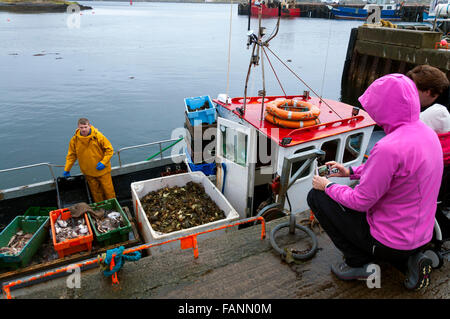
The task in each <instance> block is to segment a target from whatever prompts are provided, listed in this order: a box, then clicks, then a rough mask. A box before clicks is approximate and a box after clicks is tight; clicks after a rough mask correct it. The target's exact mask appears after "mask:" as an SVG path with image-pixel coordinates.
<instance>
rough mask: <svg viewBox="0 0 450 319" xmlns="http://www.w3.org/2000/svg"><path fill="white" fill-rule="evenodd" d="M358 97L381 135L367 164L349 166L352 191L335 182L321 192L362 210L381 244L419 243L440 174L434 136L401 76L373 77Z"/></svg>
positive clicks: (428, 232) (405, 246) (425, 235)
mask: <svg viewBox="0 0 450 319" xmlns="http://www.w3.org/2000/svg"><path fill="white" fill-rule="evenodd" d="M359 101H360V102H361V105H362V106H363V107H364V109H365V110H366V111H367V113H368V114H369V115H370V116H371V117H372V118H373V120H374V121H375V122H376V123H377V124H378V125H380V126H381V127H382V128H383V130H384V132H385V133H386V136H385V137H383V138H382V139H381V140H380V141H378V142H377V143H376V144H375V146H374V147H373V149H372V151H371V152H370V156H369V158H368V160H367V162H366V163H364V164H363V165H360V166H358V167H356V168H353V175H351V176H350V178H351V179H359V184H358V185H357V186H356V187H355V188H354V189H352V188H351V187H349V186H346V185H339V184H334V185H331V186H330V187H328V188H327V189H326V193H327V194H328V195H329V196H330V197H331V198H333V199H334V200H335V201H337V202H339V203H340V204H342V205H344V206H346V207H349V208H351V209H354V210H357V211H361V212H367V214H366V218H367V222H368V223H369V226H370V233H371V234H372V236H373V237H374V238H375V239H376V240H378V241H379V242H381V243H382V244H383V245H385V246H388V247H391V248H394V249H399V250H411V249H414V248H417V247H420V246H422V245H424V244H426V243H427V242H429V241H430V240H431V238H432V235H433V226H434V217H435V212H436V205H437V197H438V193H439V187H440V184H441V178H442V172H443V163H442V156H443V154H442V148H441V145H440V143H439V139H438V137H437V135H436V133H435V132H434V131H433V130H432V129H431V128H429V127H428V126H427V125H425V124H424V123H423V122H421V121H420V120H419V113H420V102H419V96H418V92H417V89H416V86H415V84H414V82H413V81H411V80H410V79H409V78H407V77H406V76H404V75H402V74H390V75H386V76H383V77H381V78H379V79H377V80H376V81H374V82H373V83H372V84H371V85H370V86H369V88H368V89H367V90H366V91H365V92H364V94H363V95H362V96H361V97H360V98H359Z"/></svg>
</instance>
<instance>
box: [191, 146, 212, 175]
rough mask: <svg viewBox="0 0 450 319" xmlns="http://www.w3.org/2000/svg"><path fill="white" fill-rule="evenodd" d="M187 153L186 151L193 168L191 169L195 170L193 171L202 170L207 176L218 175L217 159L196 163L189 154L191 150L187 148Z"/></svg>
mask: <svg viewBox="0 0 450 319" xmlns="http://www.w3.org/2000/svg"><path fill="white" fill-rule="evenodd" d="M185 153H186V158H187V160H188V165H189V167H190V168H191V171H193V172H197V171H201V172H203V173H204V174H205V175H206V176H209V175H216V162H215V161H214V162H212V163H205V164H194V163H193V162H192V159H191V156H190V155H189V152H188V151H187V149H185Z"/></svg>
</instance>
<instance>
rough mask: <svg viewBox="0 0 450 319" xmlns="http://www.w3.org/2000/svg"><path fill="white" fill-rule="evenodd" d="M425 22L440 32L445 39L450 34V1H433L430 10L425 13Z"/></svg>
mask: <svg viewBox="0 0 450 319" xmlns="http://www.w3.org/2000/svg"><path fill="white" fill-rule="evenodd" d="M423 21H424V22H427V23H430V24H432V28H433V30H436V29H438V30H440V31H441V32H442V33H443V34H444V37H445V35H446V34H448V32H450V1H448V0H431V2H430V6H429V8H428V10H424V12H423Z"/></svg>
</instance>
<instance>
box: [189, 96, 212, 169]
mask: <svg viewBox="0 0 450 319" xmlns="http://www.w3.org/2000/svg"><path fill="white" fill-rule="evenodd" d="M184 104H185V108H186V111H185V119H186V121H185V125H184V126H185V128H186V145H187V150H186V155H187V158H188V164H189V166H190V168H191V170H192V171H203V172H204V173H205V174H206V175H211V174H214V172H215V162H214V158H215V151H216V147H215V139H216V134H217V133H216V130H217V122H216V119H217V115H216V108H215V105H214V104H213V102H212V100H211V98H210V97H209V96H208V95H205V96H199V97H190V98H185V99H184ZM200 108H201V110H198V109H200Z"/></svg>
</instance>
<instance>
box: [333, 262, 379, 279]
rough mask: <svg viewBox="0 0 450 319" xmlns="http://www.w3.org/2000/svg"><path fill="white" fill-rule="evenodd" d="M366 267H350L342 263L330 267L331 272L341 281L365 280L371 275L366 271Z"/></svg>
mask: <svg viewBox="0 0 450 319" xmlns="http://www.w3.org/2000/svg"><path fill="white" fill-rule="evenodd" d="M368 266H369V264H367V265H364V266H362V267H350V266H349V265H347V264H346V263H345V261H343V262H339V263H336V264H333V265H331V272H333V273H334V274H335V275H336V276H337V277H338V278H339V279H341V280H366V279H367V278H368V277H369V276H370V275H371V274H372V273H373V272H368V271H367V267H368Z"/></svg>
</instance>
